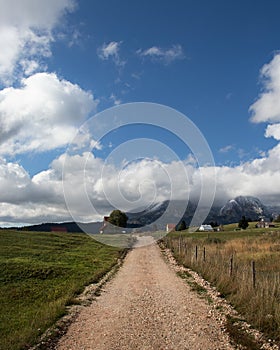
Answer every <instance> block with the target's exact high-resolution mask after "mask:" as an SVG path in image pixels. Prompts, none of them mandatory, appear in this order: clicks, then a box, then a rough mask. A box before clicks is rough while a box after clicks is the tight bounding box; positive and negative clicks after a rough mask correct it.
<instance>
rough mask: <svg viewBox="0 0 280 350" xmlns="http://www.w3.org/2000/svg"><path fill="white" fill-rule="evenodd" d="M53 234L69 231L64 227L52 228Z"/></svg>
mask: <svg viewBox="0 0 280 350" xmlns="http://www.w3.org/2000/svg"><path fill="white" fill-rule="evenodd" d="M51 232H68V230H67V228H66V227H64V226H52V227H51Z"/></svg>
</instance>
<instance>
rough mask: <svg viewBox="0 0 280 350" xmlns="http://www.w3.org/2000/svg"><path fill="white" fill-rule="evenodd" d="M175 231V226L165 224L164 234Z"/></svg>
mask: <svg viewBox="0 0 280 350" xmlns="http://www.w3.org/2000/svg"><path fill="white" fill-rule="evenodd" d="M171 231H176V224H167V225H166V232H171Z"/></svg>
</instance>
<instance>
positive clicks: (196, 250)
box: [195, 245, 198, 261]
mask: <svg viewBox="0 0 280 350" xmlns="http://www.w3.org/2000/svg"><path fill="white" fill-rule="evenodd" d="M197 252H198V248H197V245H196V246H195V261H197V256H198V254H197Z"/></svg>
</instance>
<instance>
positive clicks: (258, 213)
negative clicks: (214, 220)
mask: <svg viewBox="0 0 280 350" xmlns="http://www.w3.org/2000/svg"><path fill="white" fill-rule="evenodd" d="M243 215H244V216H246V218H248V219H251V220H253V221H254V220H258V219H259V218H260V217H270V216H271V215H272V213H271V211H270V210H269V209H268V208H267V207H266V206H265V205H264V204H263V203H262V202H261V201H260V200H259V199H258V198H256V197H252V196H239V197H236V198H234V199H231V200H229V201H228V202H227V203H226V204H225V205H224V206H223V207H222V208H221V209H220V212H219V217H220V220H221V221H223V222H224V223H226V222H237V221H239V220H240V218H241V217H242V216H243Z"/></svg>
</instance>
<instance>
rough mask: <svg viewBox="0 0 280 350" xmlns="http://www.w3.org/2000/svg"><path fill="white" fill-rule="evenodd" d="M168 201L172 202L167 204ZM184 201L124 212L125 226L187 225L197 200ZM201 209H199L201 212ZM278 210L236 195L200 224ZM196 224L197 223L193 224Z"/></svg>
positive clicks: (91, 227)
mask: <svg viewBox="0 0 280 350" xmlns="http://www.w3.org/2000/svg"><path fill="white" fill-rule="evenodd" d="M170 204H172V205H170ZM185 206H186V203H185V202H184V201H173V202H172V203H170V202H169V201H164V202H161V203H155V204H153V205H151V206H149V207H148V208H147V209H145V210H142V211H140V212H138V213H130V212H128V213H126V214H127V216H128V225H127V226H128V228H131V229H132V228H141V227H143V226H145V228H146V229H152V230H154V229H165V227H166V224H167V223H178V222H179V221H182V220H184V221H185V222H186V225H187V226H188V225H190V223H191V221H192V219H193V216H194V213H195V211H196V209H197V203H196V202H192V201H189V202H188V203H187V208H185ZM203 210H204V208H202V211H203ZM279 213H280V207H269V206H266V205H264V204H263V203H262V202H261V201H260V200H259V199H258V198H256V197H252V196H238V197H236V198H234V199H230V200H229V201H227V202H226V203H225V204H224V205H223V206H222V207H220V206H212V208H211V210H210V212H209V214H208V216H207V218H206V219H205V220H204V223H210V222H217V223H218V224H230V223H235V222H238V221H239V220H240V219H241V217H242V216H245V217H246V218H247V219H250V220H252V221H256V220H258V219H259V218H260V217H263V218H267V219H270V218H271V217H276V216H278V215H279ZM197 224H198V223H197ZM101 226H102V222H91V223H75V222H64V223H43V224H39V225H33V226H27V227H23V228H21V229H23V230H24V229H28V230H31V231H51V230H53V229H55V228H56V229H59V228H62V227H63V228H66V229H67V231H68V232H83V231H85V232H88V233H97V232H99V229H100V227H101Z"/></svg>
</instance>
